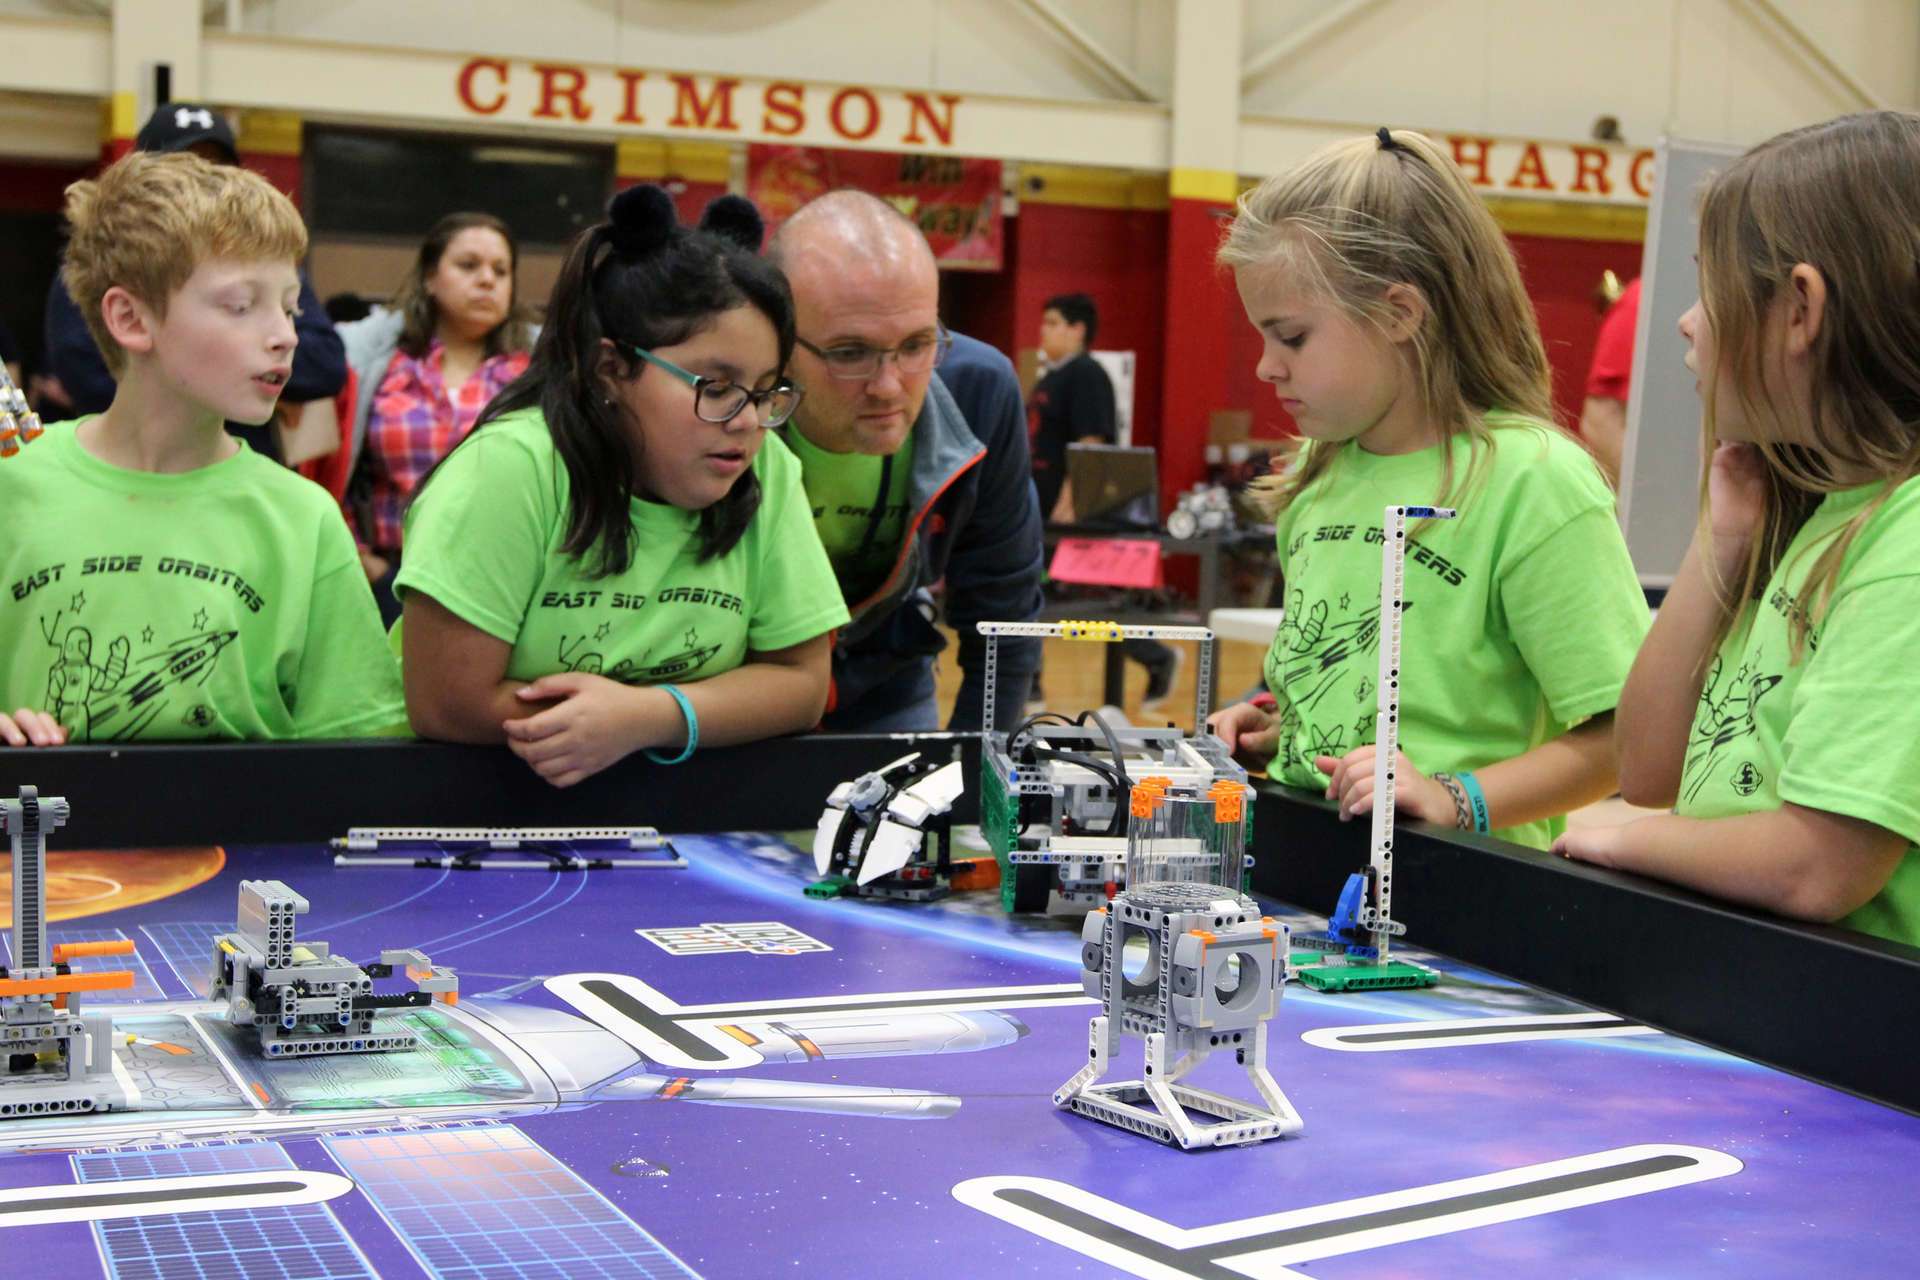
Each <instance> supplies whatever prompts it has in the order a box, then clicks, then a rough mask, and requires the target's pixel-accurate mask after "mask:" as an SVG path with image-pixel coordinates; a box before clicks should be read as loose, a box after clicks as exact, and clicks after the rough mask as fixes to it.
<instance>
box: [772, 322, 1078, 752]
mask: <svg viewBox="0 0 1920 1280" xmlns="http://www.w3.org/2000/svg"><path fill="white" fill-rule="evenodd" d="M788 429H789V430H791V429H792V428H788ZM909 495H910V496H909V499H908V501H909V508H908V509H909V510H910V511H911V513H912V515H911V517H910V519H909V523H908V525H907V536H906V538H905V540H904V541H903V543H902V544H901V549H900V553H899V555H898V557H897V558H896V560H895V562H894V567H893V570H892V572H891V573H889V574H888V576H887V579H886V581H885V582H883V583H882V584H881V586H880V587H879V588H878V589H877V590H876V591H875V592H874V593H873V594H872V595H870V596H869V597H868V598H866V599H864V600H848V601H847V609H848V611H849V612H851V613H852V614H853V620H852V621H851V622H850V623H848V624H847V626H846V627H845V628H844V629H843V630H842V631H841V632H840V633H839V635H838V636H837V637H836V638H835V642H834V652H833V694H832V698H831V700H830V702H829V703H828V713H827V725H828V727H830V728H846V729H855V728H858V726H859V724H860V723H861V721H862V720H863V719H865V718H866V717H867V716H869V715H877V714H879V713H880V712H882V711H887V710H892V708H889V707H880V706H863V705H862V703H863V700H864V699H866V698H867V695H869V694H870V693H872V692H873V691H874V690H875V689H876V688H878V687H879V686H880V685H882V684H884V683H886V682H887V681H888V680H889V679H891V678H893V677H894V676H896V675H898V674H899V673H900V671H901V670H902V669H903V668H904V667H907V666H909V665H911V664H915V663H918V664H921V665H924V666H931V665H932V663H933V659H934V657H935V655H937V654H938V653H939V652H940V651H941V649H942V648H944V647H945V643H946V642H945V640H944V638H943V637H942V636H941V635H940V633H939V631H937V630H936V629H935V628H934V625H933V622H932V615H933V605H932V600H933V589H934V588H935V587H936V586H938V585H940V584H941V583H943V582H944V584H945V586H944V592H943V599H944V605H945V609H944V612H945V614H946V621H947V624H948V625H949V626H951V627H952V628H953V629H954V630H955V631H957V632H958V633H959V636H960V671H961V682H960V695H959V698H958V699H957V700H956V701H955V703H954V708H953V718H952V719H951V720H950V721H949V723H948V726H947V727H948V728H949V729H952V730H955V731H968V730H977V729H979V728H980V727H981V723H982V719H983V709H984V702H985V691H986V678H985V672H986V642H985V641H984V640H982V639H981V638H980V636H979V633H978V632H976V631H975V630H974V629H973V628H974V624H975V623H978V622H1028V621H1031V620H1032V619H1034V618H1035V617H1037V616H1038V615H1039V613H1040V584H1041V580H1042V578H1043V576H1044V573H1045V567H1044V562H1043V559H1042V545H1043V544H1042V540H1041V534H1040V506H1039V502H1038V500H1037V499H1036V498H1035V497H1034V493H1033V468H1032V464H1031V462H1030V460H1029V458H1028V454H1027V415H1026V410H1025V408H1024V407H1023V405H1022V404H1021V399H1020V382H1019V379H1018V378H1017V377H1015V376H1014V372H1013V364H1012V362H1011V361H1009V360H1008V359H1007V358H1006V357H1005V356H1004V355H1002V354H1001V353H1000V352H998V351H996V350H995V349H994V348H992V347H990V346H988V345H987V344H986V343H984V342H980V341H977V340H975V339H973V338H968V337H965V336H963V335H961V334H957V333H956V334H954V335H953V350H952V351H950V352H949V353H948V355H947V358H946V359H945V360H944V361H942V362H941V365H940V370H939V372H938V373H936V374H935V375H934V377H933V379H932V381H931V382H930V383H929V385H928V387H927V400H926V403H925V405H923V406H922V407H921V410H920V416H919V418H918V419H916V420H915V422H914V424H913V476H912V480H911V484H910V487H909ZM1039 666H1040V641H1039V640H1037V639H1026V638H1023V639H1003V640H1001V642H1000V646H999V672H998V676H999V683H998V689H997V696H996V697H995V699H994V703H995V705H994V714H993V719H994V726H995V727H996V728H997V729H999V730H1000V731H1001V732H1005V731H1006V730H1007V729H1009V728H1011V727H1012V726H1013V725H1014V723H1016V722H1017V720H1018V719H1019V717H1020V714H1021V709H1022V707H1023V705H1024V703H1025V701H1026V697H1027V690H1028V688H1029V687H1030V685H1031V683H1032V678H1033V673H1034V672H1035V671H1036V670H1038V669H1039Z"/></svg>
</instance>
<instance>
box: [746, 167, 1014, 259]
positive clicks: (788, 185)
mask: <svg viewBox="0 0 1920 1280" xmlns="http://www.w3.org/2000/svg"><path fill="white" fill-rule="evenodd" d="M847 187H851V188H853V189H854V190H856V191H865V192H867V193H869V194H871V195H876V196H879V197H880V198H881V199H882V200H885V201H886V202H887V203H888V204H891V205H892V206H894V208H896V209H898V210H900V212H902V213H904V214H906V215H907V217H909V218H911V219H913V221H915V222H916V223H918V224H919V225H920V230H921V231H923V232H925V233H926V237H927V243H928V244H930V245H932V246H933V256H934V258H935V260H936V261H938V262H939V264H940V265H941V266H942V267H947V268H952V269H958V270H965V271H998V270H999V269H1000V264H1001V247H1002V240H1001V225H1000V162H999V161H998V160H971V159H962V158H959V157H955V156H925V155H895V154H891V153H888V152H883V151H838V150H833V149H831V148H827V147H776V146H763V145H760V144H757V143H756V144H754V145H752V146H749V147H748V148H747V196H748V198H750V199H751V200H752V201H753V202H754V204H756V205H758V206H759V207H760V214H761V216H762V217H764V218H765V219H766V220H767V231H768V234H772V232H773V231H774V229H775V228H777V227H778V226H779V225H780V224H781V223H782V222H784V221H786V219H787V218H788V217H790V216H791V215H792V214H793V212H794V210H796V209H798V208H799V207H800V206H801V205H803V204H805V203H806V202H807V201H809V200H811V199H813V198H814V197H815V196H819V195H825V194H826V193H827V192H829V191H839V190H842V189H844V188H847Z"/></svg>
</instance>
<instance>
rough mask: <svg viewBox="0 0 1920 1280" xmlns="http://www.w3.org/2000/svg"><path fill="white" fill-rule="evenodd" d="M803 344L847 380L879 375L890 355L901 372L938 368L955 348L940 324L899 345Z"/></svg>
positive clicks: (832, 372) (833, 373)
mask: <svg viewBox="0 0 1920 1280" xmlns="http://www.w3.org/2000/svg"><path fill="white" fill-rule="evenodd" d="M796 341H798V342H799V343H800V345H801V346H803V347H805V348H806V349H807V350H809V351H811V352H813V354H814V355H816V356H819V357H820V363H821V364H824V365H826V366H827V373H828V374H829V375H830V376H832V377H835V378H840V379H844V380H845V381H847V382H866V381H869V380H870V379H873V378H877V377H879V376H880V369H881V366H883V365H884V364H885V363H886V361H887V358H888V357H889V356H891V357H892V358H893V363H894V366H895V367H896V368H898V369H899V370H900V372H901V373H925V372H926V371H927V370H929V369H934V368H938V367H939V365H940V362H941V361H942V360H945V359H946V358H947V352H948V351H950V350H952V349H953V335H952V334H950V333H948V332H947V329H946V326H945V325H940V326H938V327H937V328H935V330H934V331H933V332H932V333H916V334H914V335H913V336H912V337H911V338H908V339H907V340H906V341H905V342H903V343H901V344H900V345H899V346H897V347H870V346H868V345H867V344H866V343H864V342H837V343H835V344H834V345H833V346H831V347H816V346H815V345H813V343H811V342H808V341H807V340H806V339H805V338H798V339H796Z"/></svg>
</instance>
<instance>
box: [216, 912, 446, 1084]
mask: <svg viewBox="0 0 1920 1280" xmlns="http://www.w3.org/2000/svg"><path fill="white" fill-rule="evenodd" d="M306 912H307V900H306V899H305V898H303V897H301V896H300V895H299V894H297V893H295V892H294V891H293V890H292V889H290V888H288V887H287V886H286V885H285V884H284V883H282V882H281V881H278V880H242V881H241V882H240V905H239V908H238V912H237V915H238V920H237V922H236V924H235V927H234V931H233V932H232V933H223V934H221V935H220V936H219V937H218V938H216V939H214V945H213V987H212V991H211V992H210V994H211V996H212V998H213V999H214V1000H215V1001H223V1000H224V1001H226V1003H227V1021H229V1022H231V1023H232V1024H233V1025H234V1026H236V1027H252V1028H253V1029H254V1030H255V1031H256V1032H257V1033H258V1034H259V1037H260V1051H261V1052H262V1053H264V1054H265V1055H266V1056H268V1057H270V1058H278V1057H284V1056H289V1055H294V1054H301V1055H305V1054H316V1053H379V1052H383V1051H385V1050H388V1049H406V1048H410V1047H411V1046H412V1045H413V1037H412V1036H411V1035H407V1034H401V1033H395V1032H391V1031H389V1032H380V1031H376V1030H375V1028H374V1025H373V1023H374V1015H375V1014H376V1013H378V1012H379V1011H380V1010H382V1009H402V1008H414V1007H419V1006H422V1005H426V1004H430V1003H432V1002H433V1001H434V1000H436V999H438V1000H440V1001H442V1002H444V1003H448V1004H451V1003H453V1002H454V1001H455V1000H457V999H458V997H459V990H460V982H459V979H458V978H456V977H455V976H454V973H453V970H451V969H445V968H436V967H435V966H434V964H433V962H432V961H431V960H429V959H427V957H426V956H424V955H422V954H421V953H420V952H418V951H382V952H381V953H380V960H379V962H378V963H377V964H371V965H365V966H362V965H357V964H354V963H353V962H352V961H350V960H342V959H340V958H339V957H337V956H335V955H333V954H332V950H331V948H329V947H328V945H327V944H326V943H324V942H300V941H297V940H296V939H295V937H294V928H295V926H294V918H295V917H296V916H301V915H305V914H306ZM396 967H399V968H402V969H404V971H405V973H406V976H407V977H408V979H410V980H411V981H412V982H413V984H414V988H415V989H414V990H412V991H406V992H398V993H394V994H390V995H376V994H375V993H374V990H373V980H374V979H375V978H387V977H391V976H392V975H393V971H394V969H395V968H396Z"/></svg>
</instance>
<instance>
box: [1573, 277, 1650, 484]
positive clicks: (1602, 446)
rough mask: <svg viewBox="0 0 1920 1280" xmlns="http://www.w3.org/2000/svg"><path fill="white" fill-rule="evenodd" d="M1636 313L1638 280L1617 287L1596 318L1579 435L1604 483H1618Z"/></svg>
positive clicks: (1625, 425)
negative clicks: (1601, 315) (1597, 328)
mask: <svg viewBox="0 0 1920 1280" xmlns="http://www.w3.org/2000/svg"><path fill="white" fill-rule="evenodd" d="M1639 317H1640V281H1639V280H1635V281H1634V282H1633V283H1632V284H1629V285H1628V286H1627V287H1626V288H1624V289H1622V290H1621V291H1620V296H1619V297H1618V298H1616V299H1614V303H1613V305H1612V306H1611V307H1609V308H1607V315H1606V318H1605V319H1604V320H1602V321H1601V322H1600V337H1599V339H1598V340H1597V341H1596V342H1595V343H1594V347H1593V363H1592V364H1591V365H1589V366H1588V367H1587V399H1586V403H1585V404H1583V405H1582V406H1581V407H1580V438H1581V439H1582V440H1585V441H1586V442H1587V448H1589V449H1591V450H1592V451H1593V456H1594V458H1595V459H1596V460H1597V461H1598V462H1599V463H1600V470H1601V471H1603V472H1605V473H1606V477H1607V483H1608V484H1611V485H1612V486H1613V487H1614V488H1615V489H1616V490H1617V489H1619V487H1620V448H1621V446H1622V444H1624V443H1625V441H1626V438H1627V387H1628V384H1629V383H1630V382H1632V380H1633V331H1634V326H1635V325H1636V324H1638V323H1639Z"/></svg>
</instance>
